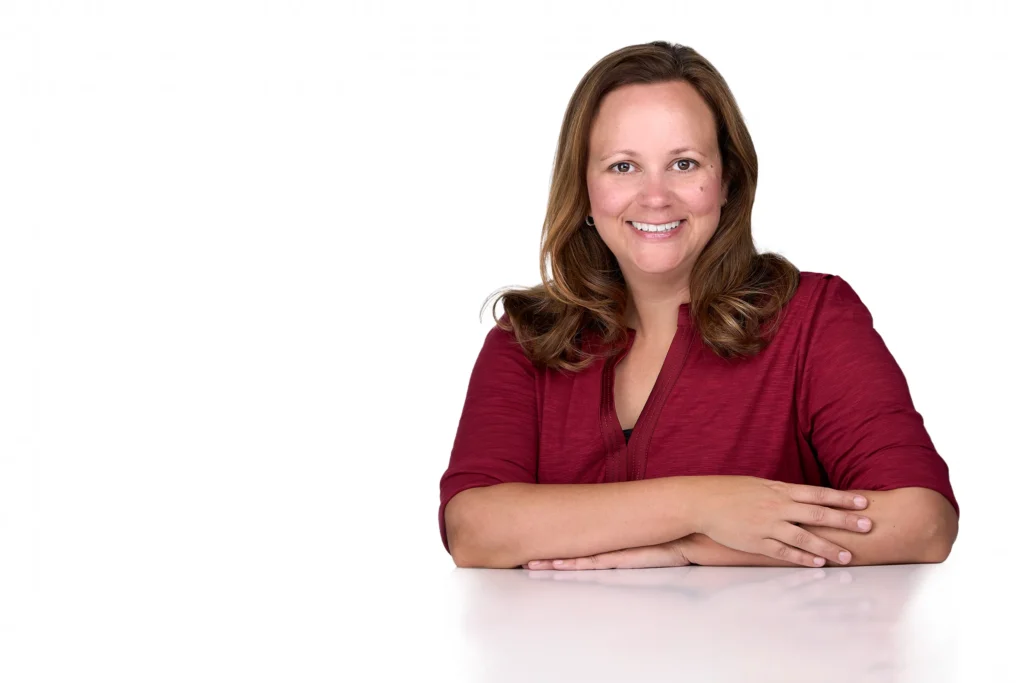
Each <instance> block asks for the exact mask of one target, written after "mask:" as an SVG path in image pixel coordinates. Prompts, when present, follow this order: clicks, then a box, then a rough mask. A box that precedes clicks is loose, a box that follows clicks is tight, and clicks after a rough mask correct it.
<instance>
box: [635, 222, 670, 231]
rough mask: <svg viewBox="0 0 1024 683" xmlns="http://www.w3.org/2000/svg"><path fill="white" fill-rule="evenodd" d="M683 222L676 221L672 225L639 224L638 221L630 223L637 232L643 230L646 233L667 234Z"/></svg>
mask: <svg viewBox="0 0 1024 683" xmlns="http://www.w3.org/2000/svg"><path fill="white" fill-rule="evenodd" d="M680 222H681V221H674V222H672V223H664V224H662V225H651V224H650V223H637V222H636V221H630V223H632V225H633V227H634V228H636V229H637V230H643V231H644V232H665V231H666V230H671V229H672V228H674V227H676V226H677V225H679V223H680Z"/></svg>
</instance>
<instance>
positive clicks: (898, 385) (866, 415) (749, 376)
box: [438, 272, 960, 549]
mask: <svg viewBox="0 0 1024 683" xmlns="http://www.w3.org/2000/svg"><path fill="white" fill-rule="evenodd" d="M689 309H690V307H689V304H682V305H681V306H680V307H679V326H678V329H677V332H676V336H675V338H674V340H673V341H672V345H671V347H670V348H669V351H668V355H667V356H666V358H665V362H664V364H663V365H662V368H661V372H660V374H659V375H658V378H657V381H656V382H655V384H654V388H653V389H652V391H651V394H650V396H649V397H648V399H647V402H646V403H645V404H644V407H643V410H642V411H641V413H640V416H639V418H638V419H637V422H636V425H635V427H634V430H633V433H632V435H631V437H630V439H629V441H628V444H627V441H626V439H625V437H624V435H623V433H622V428H621V425H620V424H619V421H618V417H617V416H616V413H615V406H614V404H613V396H614V393H613V382H614V379H615V375H614V372H613V370H614V367H615V364H616V363H617V362H618V361H619V360H621V359H622V358H623V357H624V356H625V354H626V352H628V350H629V348H630V347H631V346H632V343H633V340H634V338H635V334H636V332H635V330H633V329H629V330H628V334H629V338H628V342H627V345H626V347H625V348H624V350H623V351H621V352H620V353H619V354H618V355H616V356H614V357H611V358H607V359H598V360H596V361H594V362H593V363H592V364H591V365H590V366H589V367H587V368H585V369H584V370H581V371H579V372H577V373H571V372H567V371H558V370H553V369H538V368H537V367H535V366H534V365H533V364H532V363H531V362H530V360H529V359H528V358H527V357H526V355H525V353H524V352H523V350H522V348H520V347H519V345H518V344H517V343H516V341H515V336H514V335H513V333H512V332H505V331H503V330H501V329H499V328H498V327H497V326H496V325H495V326H494V327H493V328H492V329H491V331H490V332H489V333H488V334H487V337H486V339H485V340H484V343H483V348H482V349H481V350H480V354H479V356H478V357H477V360H476V364H475V365H474V367H473V372H472V374H471V376H470V379H469V387H468V391H467V392H466V400H465V404H464V406H463V409H462V416H461V418H460V420H459V426H458V430H457V432H456V435H455V443H454V445H453V447H452V452H451V459H450V461H449V464H448V469H447V470H446V471H445V472H444V474H443V475H442V476H441V507H440V510H439V512H438V522H439V524H440V529H441V540H442V542H443V543H444V546H445V549H448V538H447V534H446V530H445V523H444V509H445V506H446V505H447V504H448V501H450V500H451V499H452V497H453V496H454V495H455V494H457V493H459V492H460V491H464V490H466V489H469V488H473V487H476V486H490V485H492V484H499V483H503V482H525V483H540V484H573V483H580V484H582V483H598V482H610V481H625V480H634V479H653V478H656V477H671V476H679V475H687V476H694V475H710V474H726V475H748V476H754V477H762V478H765V479H773V480H776V481H784V482H789V483H796V484H812V485H816V486H828V487H831V488H836V489H841V490H850V489H863V490H869V491H886V490H890V489H896V488H903V487H907V486H920V487H925V488H930V489H934V490H935V491H938V492H939V493H941V494H942V495H944V496H945V497H946V498H947V499H948V500H949V502H950V503H951V504H952V505H953V509H954V510H956V513H957V516H959V514H960V507H959V505H958V504H957V501H956V498H955V497H954V495H953V489H952V487H951V485H950V481H949V470H948V468H947V466H946V462H945V461H944V460H943V459H942V457H941V456H940V455H939V454H938V453H937V452H936V450H935V447H934V446H933V445H932V441H931V439H930V438H929V436H928V432H927V431H926V430H925V427H924V421H923V420H922V418H921V415H920V414H919V413H918V412H917V411H916V410H915V409H914V404H913V402H912V401H911V398H910V391H909V388H908V386H907V381H906V378H905V377H904V375H903V372H902V371H901V370H900V368H899V365H897V363H896V361H895V359H894V358H893V356H892V354H891V353H890V352H889V350H888V348H886V346H885V343H884V342H883V341H882V338H881V336H879V334H878V332H876V331H875V329H874V327H873V323H872V318H871V314H870V312H869V311H868V309H867V307H866V306H865V305H864V304H863V303H862V302H861V300H860V298H859V297H858V296H857V294H856V293H855V292H854V290H853V288H852V287H850V285H849V284H848V283H847V282H846V281H845V280H843V279H842V278H840V277H839V276H837V275H827V274H822V273H810V272H802V273H801V274H800V285H799V287H798V288H797V291H796V293H795V295H794V296H793V298H792V299H791V300H790V301H789V302H788V303H787V304H786V306H785V307H784V308H783V311H782V320H781V323H780V325H779V328H778V330H777V332H776V335H775V337H774V338H773V339H772V340H771V342H770V343H769V345H768V346H767V347H765V348H764V349H763V350H762V351H761V352H760V353H759V354H757V355H755V356H753V357H749V358H742V359H731V360H726V359H723V358H720V357H719V356H716V355H715V354H714V353H713V352H712V351H711V350H710V349H708V348H707V347H706V346H705V345H704V344H703V343H702V342H701V340H700V337H699V335H698V334H697V330H696V327H694V326H693V324H692V323H691V321H690V318H689V312H690V310H689ZM595 339H597V336H596V335H590V336H588V337H586V338H585V339H584V343H585V344H590V343H594V340H595Z"/></svg>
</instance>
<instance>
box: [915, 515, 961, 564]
mask: <svg viewBox="0 0 1024 683" xmlns="http://www.w3.org/2000/svg"><path fill="white" fill-rule="evenodd" d="M936 519H937V521H936V522H935V523H933V524H932V525H930V527H929V530H928V533H927V534H925V543H924V552H923V553H922V555H923V558H924V559H923V561H924V562H927V563H930V564H939V563H942V562H945V561H946V558H948V557H949V554H950V553H951V552H952V551H953V543H955V542H956V536H957V533H958V531H959V520H958V519H957V517H956V514H955V513H953V512H952V509H950V510H949V513H948V514H946V511H945V510H944V511H943V513H941V514H939V515H938V516H937V517H936Z"/></svg>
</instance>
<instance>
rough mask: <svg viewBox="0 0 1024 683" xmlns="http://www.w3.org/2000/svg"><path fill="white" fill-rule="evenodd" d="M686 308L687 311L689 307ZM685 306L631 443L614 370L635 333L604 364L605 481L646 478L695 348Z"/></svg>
mask: <svg viewBox="0 0 1024 683" xmlns="http://www.w3.org/2000/svg"><path fill="white" fill-rule="evenodd" d="M684 307H685V308H686V309H688V306H685V305H684ZM684 307H681V308H680V316H679V325H678V327H677V328H676V334H675V336H674V337H673V338H672V343H671V344H670V345H669V348H668V353H667V354H666V356H665V360H664V362H663V363H662V364H661V370H660V371H659V372H658V377H657V378H656V379H655V381H654V387H653V388H652V389H651V393H650V394H649V395H648V397H647V401H646V402H645V403H644V406H643V408H642V409H641V411H640V415H639V416H638V417H637V419H636V423H635V424H634V425H633V428H632V431H631V432H630V435H629V440H628V441H627V439H626V435H625V434H624V433H623V429H622V425H621V424H620V423H619V417H618V414H617V413H616V411H615V367H616V366H617V365H618V364H619V363H620V362H621V361H622V359H623V358H625V357H626V355H627V354H628V353H629V350H630V349H631V348H632V347H633V342H634V340H635V339H636V330H634V329H632V328H627V330H626V331H627V335H628V336H627V340H626V345H625V346H624V347H623V348H622V350H620V351H619V353H618V354H616V355H615V356H614V357H613V358H610V359H608V360H607V361H606V362H605V366H604V370H603V373H602V381H601V429H602V433H603V436H604V442H605V452H606V454H607V455H606V462H605V481H631V480H636V479H643V477H644V473H645V472H646V470H647V450H648V448H649V447H650V443H651V436H652V434H653V432H654V426H655V424H656V423H657V421H658V417H659V415H661V410H662V408H663V407H664V405H665V401H666V399H667V398H668V395H669V392H670V391H671V389H672V387H674V386H675V384H676V380H677V379H678V378H679V375H680V373H681V372H682V369H683V365H684V364H685V362H686V358H687V357H688V356H689V353H690V349H691V347H692V346H693V337H694V328H693V327H692V326H691V325H690V324H689V317H688V313H689V311H688V310H685V311H684V310H683V308H684ZM684 314H685V315H684Z"/></svg>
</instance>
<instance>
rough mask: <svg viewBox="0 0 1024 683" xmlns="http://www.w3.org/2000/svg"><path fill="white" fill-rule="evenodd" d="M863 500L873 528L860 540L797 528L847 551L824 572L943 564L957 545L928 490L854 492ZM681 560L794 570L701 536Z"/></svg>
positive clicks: (949, 510) (938, 500)
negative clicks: (842, 560) (849, 556)
mask: <svg viewBox="0 0 1024 683" xmlns="http://www.w3.org/2000/svg"><path fill="white" fill-rule="evenodd" d="M852 493H859V494H861V495H863V496H865V497H866V498H867V499H868V506H867V508H866V509H865V510H864V514H865V515H866V516H867V517H869V518H870V519H871V520H872V522H873V525H872V527H871V531H869V532H868V533H866V534H859V533H857V532H854V531H846V530H845V529H835V528H832V527H821V526H811V525H805V524H798V525H797V526H800V527H803V528H805V529H807V530H808V531H810V532H812V533H814V534H816V535H818V536H821V537H822V538H825V539H827V540H829V541H832V542H833V543H836V544H838V545H839V546H841V547H843V548H846V549H847V550H849V551H850V553H851V554H852V555H853V559H852V560H851V561H850V563H849V564H847V565H840V564H836V563H835V562H832V561H831V560H830V561H827V562H826V563H825V566H827V567H842V566H846V567H850V566H855V565H876V564H916V563H931V562H942V561H944V560H945V559H946V557H947V556H948V555H949V552H950V549H951V548H952V546H953V542H954V541H955V540H956V535H957V529H958V519H957V515H956V513H955V511H954V510H953V506H952V505H951V504H950V503H949V501H948V500H946V498H945V496H943V495H942V494H940V493H938V492H936V491H933V490H931V489H926V488H920V487H907V488H900V489H893V490H891V491H865V490H854V491H852ZM683 554H684V555H686V557H687V559H689V560H690V561H691V562H693V563H694V564H699V565H705V566H722V567H728V566H747V567H749V566H770V567H799V566H802V565H797V564H794V563H791V562H787V561H785V560H780V559H776V558H773V557H766V556H764V555H757V554H752V553H745V552H743V551H740V550H734V549H732V548H729V547H726V546H724V545H721V544H719V543H716V542H715V541H713V540H712V539H710V538H708V537H707V536H704V535H703V534H694V535H693V536H691V537H690V538H689V540H687V541H686V543H684V549H683Z"/></svg>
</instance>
